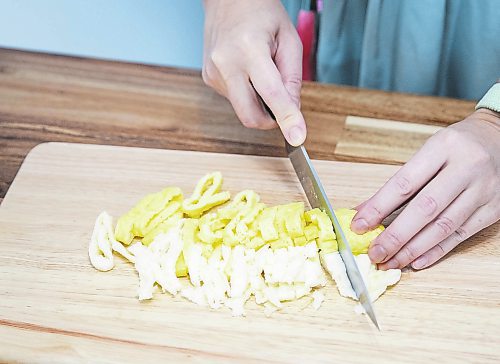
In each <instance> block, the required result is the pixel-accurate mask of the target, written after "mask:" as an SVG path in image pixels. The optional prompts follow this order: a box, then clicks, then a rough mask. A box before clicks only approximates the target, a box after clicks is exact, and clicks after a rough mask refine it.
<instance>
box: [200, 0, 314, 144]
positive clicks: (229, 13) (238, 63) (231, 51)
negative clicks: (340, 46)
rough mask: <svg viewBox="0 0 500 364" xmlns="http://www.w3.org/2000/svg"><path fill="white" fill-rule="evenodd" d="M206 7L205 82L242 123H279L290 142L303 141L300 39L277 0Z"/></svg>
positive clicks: (224, 0)
mask: <svg viewBox="0 0 500 364" xmlns="http://www.w3.org/2000/svg"><path fill="white" fill-rule="evenodd" d="M205 12H206V15H205V49H204V57H203V58H204V59H203V71H202V75H203V80H204V81H205V83H206V84H207V85H209V86H210V87H212V88H214V89H215V90H216V91H217V92H218V93H219V94H221V95H223V96H225V97H226V98H227V99H228V100H229V101H230V102H231V104H232V106H233V108H234V110H235V112H236V115H237V116H238V118H239V119H240V120H241V122H242V123H243V125H245V126H246V127H249V128H257V129H272V128H275V127H277V126H279V127H280V128H281V130H282V132H283V135H284V136H285V138H286V139H287V140H288V142H289V143H290V144H292V145H295V146H297V145H300V144H302V143H303V142H304V140H305V138H306V124H305V121H304V117H303V116H302V113H301V112H300V89H301V86H302V43H301V41H300V38H299V36H298V34H297V31H296V30H295V28H294V26H293V24H292V23H291V21H290V19H289V17H288V15H287V13H286V11H285V9H284V8H283V6H282V5H281V2H280V1H279V0H252V1H230V0H205ZM256 92H257V93H258V94H259V95H260V96H261V97H262V100H264V102H265V103H266V104H267V105H268V106H269V108H270V109H271V111H272V112H273V114H274V116H275V117H276V121H277V124H276V121H274V120H273V119H272V118H271V116H270V115H269V113H268V112H267V111H266V110H265V108H264V105H263V104H262V102H261V101H260V100H259V97H258V95H257V93H256Z"/></svg>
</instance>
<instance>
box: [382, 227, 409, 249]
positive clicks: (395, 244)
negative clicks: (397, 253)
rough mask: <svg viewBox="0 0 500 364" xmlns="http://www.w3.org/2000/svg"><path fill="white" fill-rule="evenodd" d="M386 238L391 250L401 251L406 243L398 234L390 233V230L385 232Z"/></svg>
mask: <svg viewBox="0 0 500 364" xmlns="http://www.w3.org/2000/svg"><path fill="white" fill-rule="evenodd" d="M385 238H386V240H387V244H388V246H389V248H390V249H391V250H396V249H399V248H400V247H401V246H402V245H403V243H404V242H403V239H401V236H400V235H399V234H398V233H395V232H393V231H390V230H389V229H387V230H385Z"/></svg>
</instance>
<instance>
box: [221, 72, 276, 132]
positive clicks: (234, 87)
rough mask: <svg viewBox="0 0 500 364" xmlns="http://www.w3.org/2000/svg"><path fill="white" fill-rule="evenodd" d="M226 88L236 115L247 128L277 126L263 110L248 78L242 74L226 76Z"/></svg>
mask: <svg viewBox="0 0 500 364" xmlns="http://www.w3.org/2000/svg"><path fill="white" fill-rule="evenodd" d="M226 89H227V98H228V99H229V101H230V102H231V105H232V106H233V109H234V111H235V112H236V115H237V116H238V118H239V119H240V121H241V123H242V124H243V125H245V126H246V127H247V128H255V129H273V128H275V127H277V126H278V125H277V124H276V121H274V120H273V119H272V118H271V116H270V115H269V113H268V112H266V111H265V110H264V107H263V106H262V103H261V102H260V101H259V99H258V98H257V94H256V93H255V91H254V89H253V87H252V85H251V84H250V82H249V81H248V78H246V77H244V76H243V75H238V76H234V77H230V78H227V79H226Z"/></svg>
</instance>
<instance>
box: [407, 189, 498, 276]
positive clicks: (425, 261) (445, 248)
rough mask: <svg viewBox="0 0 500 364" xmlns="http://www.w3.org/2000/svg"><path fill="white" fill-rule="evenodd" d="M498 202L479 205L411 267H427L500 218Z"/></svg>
mask: <svg viewBox="0 0 500 364" xmlns="http://www.w3.org/2000/svg"><path fill="white" fill-rule="evenodd" d="M499 203H500V198H498V199H497V201H496V202H495V201H492V202H490V203H488V204H487V205H484V206H481V207H480V208H479V209H477V210H476V212H474V214H472V216H471V217H470V218H469V219H467V221H466V222H465V223H464V224H463V225H462V226H461V227H459V228H458V229H457V230H456V231H455V232H454V233H453V234H451V235H450V236H449V237H447V238H446V239H444V240H443V241H442V242H440V243H439V244H437V245H436V246H435V247H434V248H432V249H431V250H429V251H427V252H426V253H424V254H423V255H422V256H420V257H419V258H418V259H417V260H415V261H414V262H413V264H412V267H413V268H414V269H423V268H427V267H429V266H430V265H432V264H434V263H436V262H437V261H438V260H440V259H441V258H442V257H444V256H445V255H446V254H448V253H449V252H450V251H451V250H453V249H454V248H455V247H456V246H457V245H458V244H460V243H461V242H463V241H464V240H466V239H468V238H469V237H471V236H472V235H474V234H476V233H477V232H478V231H480V230H482V229H484V228H485V227H487V226H490V225H491V224H494V223H495V222H496V221H498V219H500V210H499V208H498V206H499Z"/></svg>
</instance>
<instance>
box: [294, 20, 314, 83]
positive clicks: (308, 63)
mask: <svg viewBox="0 0 500 364" xmlns="http://www.w3.org/2000/svg"><path fill="white" fill-rule="evenodd" d="M297 32H298V33H299V37H300V40H301V41H302V46H303V49H304V51H303V53H302V79H303V80H309V81H311V80H314V79H315V76H316V62H315V53H316V52H315V49H316V14H315V13H314V12H313V11H307V10H300V11H299V15H298V17H297Z"/></svg>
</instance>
